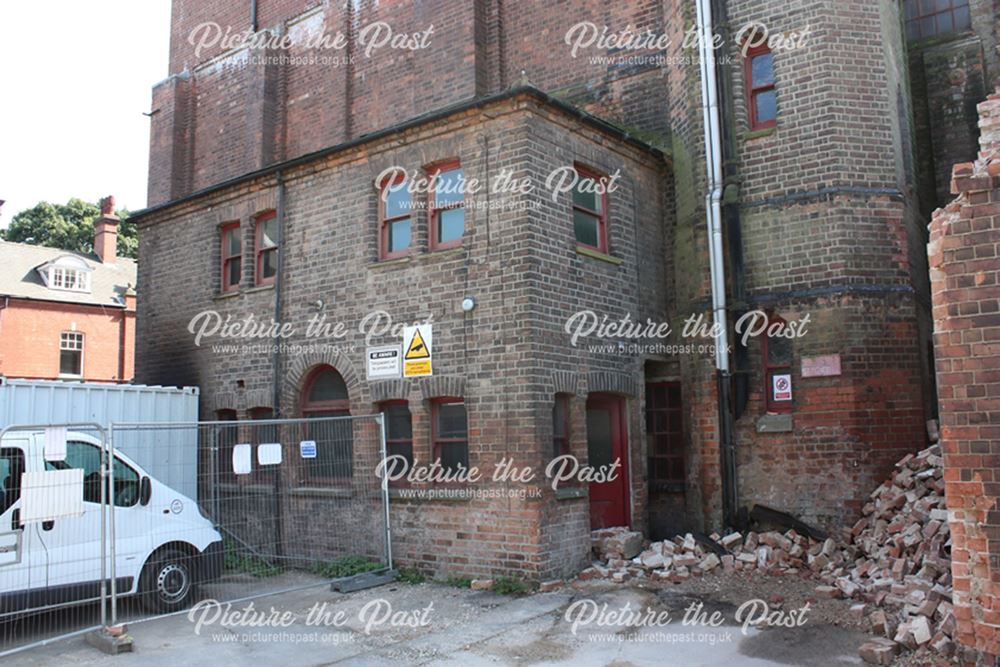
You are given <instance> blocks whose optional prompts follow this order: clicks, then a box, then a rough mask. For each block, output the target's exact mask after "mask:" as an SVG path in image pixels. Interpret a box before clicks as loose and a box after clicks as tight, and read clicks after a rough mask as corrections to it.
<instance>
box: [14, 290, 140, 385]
mask: <svg viewBox="0 0 1000 667" xmlns="http://www.w3.org/2000/svg"><path fill="white" fill-rule="evenodd" d="M126 298H127V299H128V301H129V303H128V307H127V308H101V307H99V306H82V305H75V304H70V303H57V302H54V301H53V302H49V301H33V300H27V299H9V300H7V301H6V305H5V307H3V308H0V375H5V376H7V377H11V378H29V379H35V378H37V379H48V380H55V379H57V378H58V377H59V334H60V332H62V331H80V332H82V333H83V334H84V354H83V378H82V379H83V380H86V381H92V382H126V381H129V380H131V379H132V377H133V375H134V369H135V297H131V296H130V297H126Z"/></svg>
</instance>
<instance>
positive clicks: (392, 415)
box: [380, 401, 413, 484]
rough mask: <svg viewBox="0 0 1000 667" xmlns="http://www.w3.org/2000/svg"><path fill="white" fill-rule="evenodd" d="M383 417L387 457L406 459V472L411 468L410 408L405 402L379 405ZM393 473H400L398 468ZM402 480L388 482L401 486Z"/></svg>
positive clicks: (411, 431) (411, 433)
mask: <svg viewBox="0 0 1000 667" xmlns="http://www.w3.org/2000/svg"><path fill="white" fill-rule="evenodd" d="M380 407H381V409H382V415H383V416H384V417H385V447H386V452H387V453H388V455H389V456H402V457H403V458H404V459H406V470H407V471H409V470H410V468H412V467H413V421H412V418H411V416H410V406H409V403H407V402H406V401H387V402H385V403H382V404H381V406H380ZM392 470H393V472H394V473H397V472H399V471H400V468H399V467H398V466H394V467H393V469H392ZM403 482H404V480H390V482H389V483H390V484H401V483H403Z"/></svg>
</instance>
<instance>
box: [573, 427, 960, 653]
mask: <svg viewBox="0 0 1000 667" xmlns="http://www.w3.org/2000/svg"><path fill="white" fill-rule="evenodd" d="M709 537H710V538H711V540H710V541H709V540H699V539H696V537H695V536H694V535H692V534H691V533H688V534H687V535H683V536H677V537H675V538H673V539H672V540H664V541H662V542H653V543H651V544H646V543H644V541H643V537H642V534H641V533H638V532H634V531H630V530H628V529H627V528H604V529H601V530H595V531H594V532H593V533H592V535H591V545H592V548H593V553H594V555H595V561H594V562H593V564H592V566H591V567H589V568H587V569H586V570H584V571H583V572H581V573H580V575H579V577H580V578H581V579H608V580H611V581H614V582H618V583H622V582H625V581H629V580H648V581H654V582H671V583H680V582H682V581H685V580H686V579H689V578H690V577H698V576H704V575H707V574H715V573H731V572H740V571H743V572H756V573H761V574H768V575H777V576H787V575H798V576H803V577H814V578H817V579H818V580H819V581H820V582H821V585H819V586H817V587H816V595H817V596H818V597H831V598H846V599H850V600H854V601H855V603H854V604H853V605H852V607H851V614H852V615H854V616H855V617H856V618H857V619H858V620H864V621H866V622H867V623H868V624H869V626H870V628H871V630H872V632H873V633H874V634H876V635H879V637H880V638H879V639H878V640H875V641H873V642H869V643H868V644H866V645H865V646H864V647H862V651H861V653H862V657H864V658H865V660H866V661H868V662H872V663H875V664H889V663H891V661H892V660H893V659H894V656H895V655H896V654H898V653H899V652H900V651H901V649H902V647H906V648H908V649H927V650H929V651H932V652H933V653H934V654H936V655H939V656H945V657H947V656H950V655H952V654H953V653H954V650H955V645H954V643H953V641H952V636H953V633H954V630H955V617H954V612H953V609H952V600H951V591H952V589H951V564H950V560H949V555H948V554H949V550H950V548H951V540H950V532H949V530H948V513H947V511H946V510H945V504H944V479H943V470H942V459H941V449H940V447H939V446H938V445H934V446H932V447H929V448H927V449H925V450H923V451H921V452H919V453H917V454H910V455H907V456H906V457H905V458H903V459H902V460H901V461H899V462H898V463H897V464H896V471H895V473H894V474H893V476H892V477H891V478H890V479H888V480H886V482H885V483H883V484H882V485H881V486H879V487H878V488H877V489H876V490H875V491H874V492H873V493H872V494H871V496H870V500H869V502H868V503H867V504H866V505H865V506H864V508H863V512H862V517H861V519H860V520H858V522H857V523H856V524H855V525H854V526H853V527H852V528H851V529H850V530H845V531H844V536H843V539H841V540H837V539H834V538H832V537H831V538H828V539H825V540H822V541H820V540H815V539H811V538H810V537H808V536H806V535H802V534H799V533H797V532H796V531H794V530H789V531H786V532H779V531H768V532H752V531H751V532H747V533H745V534H744V533H739V532H733V533H730V534H727V535H719V534H712V535H711V536H709ZM882 638H884V639H882Z"/></svg>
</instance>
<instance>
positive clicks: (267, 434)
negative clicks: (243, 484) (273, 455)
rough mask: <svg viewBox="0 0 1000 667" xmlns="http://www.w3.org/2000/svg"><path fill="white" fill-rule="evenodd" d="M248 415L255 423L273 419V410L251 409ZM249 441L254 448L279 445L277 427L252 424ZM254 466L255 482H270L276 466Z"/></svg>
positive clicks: (274, 425) (275, 425)
mask: <svg viewBox="0 0 1000 667" xmlns="http://www.w3.org/2000/svg"><path fill="white" fill-rule="evenodd" d="M249 414H250V419H251V420H255V421H256V420H262V419H274V410H273V409H272V408H251V409H250V413H249ZM251 440H252V442H253V444H254V446H255V447H260V446H261V445H270V444H275V443H278V444H280V443H281V440H280V439H279V438H278V425H277V424H254V425H253V428H252V431H251ZM254 465H255V467H254V471H253V476H254V479H255V480H257V481H270V480H273V479H274V474H275V470H276V469H277V468H278V466H276V465H268V466H258V465H256V463H255V464H254Z"/></svg>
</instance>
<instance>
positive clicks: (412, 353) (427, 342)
mask: <svg viewBox="0 0 1000 667" xmlns="http://www.w3.org/2000/svg"><path fill="white" fill-rule="evenodd" d="M432 336H433V330H432V329H431V325H430V324H422V325H418V326H415V327H406V328H404V329H403V349H404V350H405V352H404V353H403V377H407V378H414V377H423V376H426V375H433V374H434V371H433V367H432V365H431V357H432V355H433V350H434V347H433V346H434V341H433V340H432Z"/></svg>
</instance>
